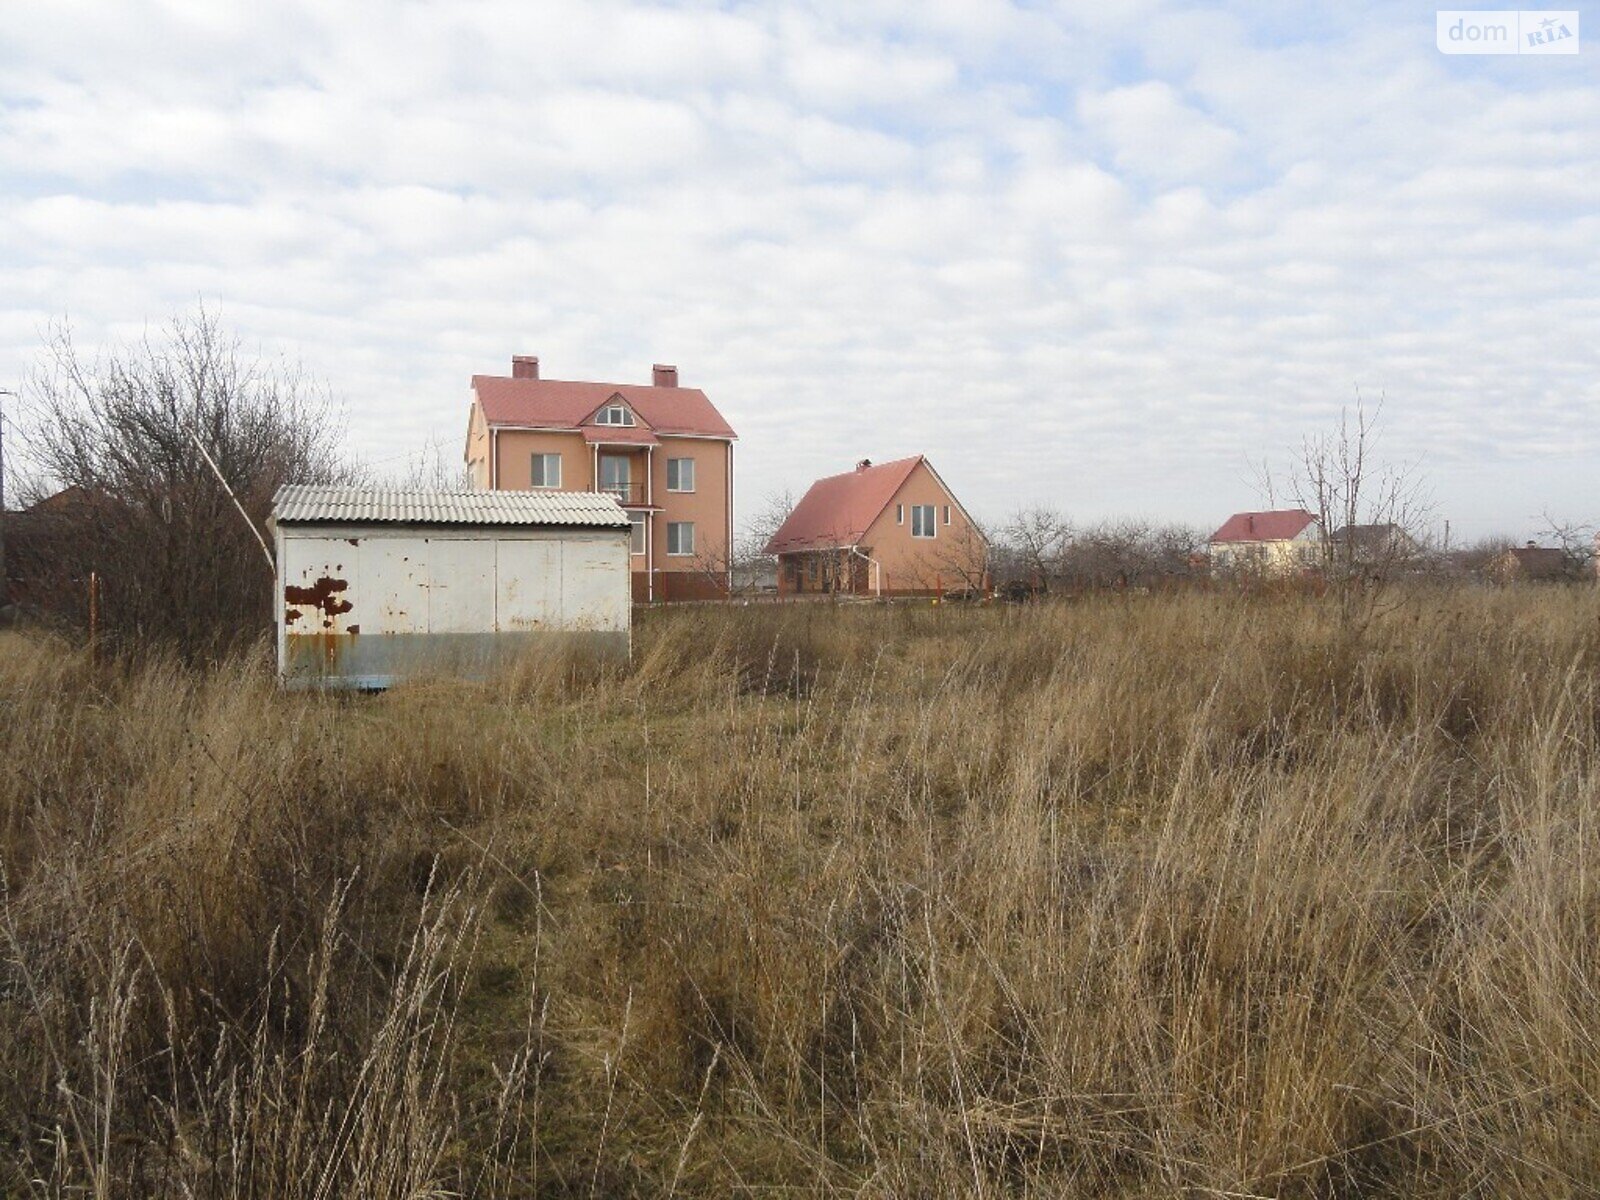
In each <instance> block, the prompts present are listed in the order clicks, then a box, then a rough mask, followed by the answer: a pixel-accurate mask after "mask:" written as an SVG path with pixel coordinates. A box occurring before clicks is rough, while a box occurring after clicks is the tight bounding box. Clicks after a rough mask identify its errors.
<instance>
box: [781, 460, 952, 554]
mask: <svg viewBox="0 0 1600 1200" xmlns="http://www.w3.org/2000/svg"><path fill="white" fill-rule="evenodd" d="M922 461H923V458H922V455H920V454H917V455H913V456H912V457H911V458H902V459H898V460H897V461H895V462H887V463H879V464H878V465H876V466H871V467H857V468H856V469H855V470H853V471H846V472H845V473H844V474H842V475H829V476H828V477H827V478H826V479H819V480H817V481H816V482H815V483H813V484H812V485H811V487H810V488H809V489H808V490H807V492H806V494H805V495H804V496H802V497H801V498H800V503H799V504H796V505H795V506H794V511H793V512H791V513H790V514H789V518H788V520H786V521H784V523H783V524H782V525H780V526H779V527H778V532H777V533H775V534H773V535H772V540H771V541H769V542H768V543H767V548H766V550H765V551H764V553H767V554H790V553H793V552H795V551H798V550H826V549H831V548H835V547H840V546H854V545H856V544H857V543H858V542H860V540H861V539H862V538H863V537H865V536H866V532H867V528H868V527H869V526H870V525H871V524H872V523H873V521H875V520H877V519H878V514H880V513H881V512H883V510H884V508H886V507H887V506H888V504H889V501H890V500H892V499H894V494H895V493H896V492H898V491H899V490H900V485H901V484H903V483H905V481H906V480H907V479H909V478H910V477H911V472H912V471H914V470H916V469H917V466H918V464H920V463H921V462H922Z"/></svg>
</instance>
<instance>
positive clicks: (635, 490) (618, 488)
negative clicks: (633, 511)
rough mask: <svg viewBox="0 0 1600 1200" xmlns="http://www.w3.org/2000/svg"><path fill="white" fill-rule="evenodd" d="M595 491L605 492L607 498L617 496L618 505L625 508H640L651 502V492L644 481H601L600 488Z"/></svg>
mask: <svg viewBox="0 0 1600 1200" xmlns="http://www.w3.org/2000/svg"><path fill="white" fill-rule="evenodd" d="M595 491H597V492H603V493H604V494H605V495H607V496H615V497H616V498H617V503H618V504H621V505H623V506H624V507H626V506H628V505H633V506H639V505H644V504H648V503H649V502H650V501H649V490H648V488H647V487H646V486H645V481H644V480H643V479H623V480H615V479H604V480H601V482H600V486H599V487H597V488H595Z"/></svg>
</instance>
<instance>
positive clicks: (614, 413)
mask: <svg viewBox="0 0 1600 1200" xmlns="http://www.w3.org/2000/svg"><path fill="white" fill-rule="evenodd" d="M594 423H595V424H596V425H632V424H633V423H634V421H633V413H632V412H631V411H630V410H629V408H628V406H627V405H626V404H608V405H606V406H605V407H604V408H602V409H601V410H600V411H599V412H597V413H595V415H594Z"/></svg>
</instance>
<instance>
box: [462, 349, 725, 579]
mask: <svg viewBox="0 0 1600 1200" xmlns="http://www.w3.org/2000/svg"><path fill="white" fill-rule="evenodd" d="M737 436H738V435H736V434H735V433H734V432H733V428H732V426H730V425H729V424H728V422H727V421H726V420H724V419H723V416H722V414H721V413H720V412H718V411H717V409H716V406H715V405H713V404H712V403H711V401H710V400H709V399H707V398H706V394H705V393H704V392H703V391H701V390H700V389H699V388H687V387H682V386H680V385H679V383H678V368H677V367H673V366H665V365H662V364H659V363H658V364H657V365H656V366H655V368H654V370H653V372H652V378H651V382H650V383H649V384H632V383H593V382H580V381H574V380H562V379H543V378H541V377H540V375H539V360H538V359H537V358H535V357H532V356H527V355H518V356H516V357H514V358H512V360H511V374H510V375H509V376H506V375H474V376H473V377H472V411H471V414H470V416H469V418H468V421H467V445H466V454H465V458H466V464H467V473H468V477H469V478H470V479H471V481H472V485H473V486H474V487H476V488H486V489H489V490H492V491H505V490H521V489H532V490H534V491H540V490H546V489H548V490H553V491H566V492H595V491H598V492H605V493H608V494H609V495H612V496H615V497H616V499H617V501H618V503H620V504H621V505H622V507H623V508H624V509H626V510H627V513H628V519H629V521H630V522H631V523H632V525H633V538H632V547H631V556H630V557H631V562H632V568H633V569H632V574H633V596H634V600H635V601H636V602H641V603H642V602H645V601H649V600H696V599H715V598H717V597H721V596H726V595H727V594H728V589H729V585H730V580H731V576H730V571H731V568H732V563H731V559H732V553H731V548H732V546H733V443H734V441H735V440H736V438H737Z"/></svg>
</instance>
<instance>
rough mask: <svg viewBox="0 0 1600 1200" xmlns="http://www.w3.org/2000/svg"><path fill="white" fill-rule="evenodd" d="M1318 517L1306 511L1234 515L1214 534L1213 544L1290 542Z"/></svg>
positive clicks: (1282, 510)
mask: <svg viewBox="0 0 1600 1200" xmlns="http://www.w3.org/2000/svg"><path fill="white" fill-rule="evenodd" d="M1316 519H1317V518H1316V516H1315V515H1314V514H1312V513H1308V512H1306V510H1305V509H1303V508H1284V509H1278V510H1276V511H1275V512H1242V513H1234V514H1233V516H1231V517H1229V518H1228V519H1227V520H1226V521H1224V522H1223V523H1222V528H1221V529H1219V530H1217V531H1216V532H1215V533H1213V534H1212V535H1211V538H1210V540H1211V541H1213V542H1287V541H1289V540H1290V539H1291V538H1296V537H1299V536H1300V534H1301V533H1303V532H1304V531H1305V529H1306V526H1308V525H1310V524H1312V523H1313V522H1315V521H1316Z"/></svg>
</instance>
